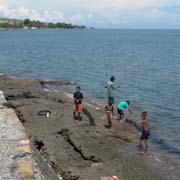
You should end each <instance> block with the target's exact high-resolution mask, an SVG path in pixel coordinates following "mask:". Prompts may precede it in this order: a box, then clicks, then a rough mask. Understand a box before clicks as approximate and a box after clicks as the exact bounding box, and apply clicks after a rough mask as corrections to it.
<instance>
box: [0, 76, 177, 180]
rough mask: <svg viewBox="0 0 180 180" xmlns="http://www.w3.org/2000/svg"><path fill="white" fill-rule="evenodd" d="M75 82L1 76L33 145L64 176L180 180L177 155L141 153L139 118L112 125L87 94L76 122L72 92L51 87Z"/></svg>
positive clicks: (71, 179) (72, 179)
mask: <svg viewBox="0 0 180 180" xmlns="http://www.w3.org/2000/svg"><path fill="white" fill-rule="evenodd" d="M69 84H70V82H68V81H43V80H23V79H11V78H9V77H7V76H4V75H3V76H0V89H1V90H3V92H4V95H5V97H6V100H7V102H6V104H4V105H5V106H7V107H8V108H13V109H14V111H15V112H16V114H17V116H18V117H19V120H20V121H21V122H22V124H23V125H24V127H25V129H26V133H27V136H28V138H29V139H30V142H31V144H32V146H33V148H35V149H36V150H37V151H38V153H39V155H40V156H41V157H43V158H44V159H45V165H47V166H48V167H49V168H51V169H52V170H53V172H54V174H55V175H60V176H61V177H62V178H63V179H64V180H84V179H86V180H104V179H105V177H109V176H112V175H116V176H118V177H119V179H122V180H126V179H128V180H141V179H146V180H155V179H158V180H169V179H171V180H179V173H180V172H179V169H180V168H179V166H178V165H175V162H174V161H173V160H171V158H170V159H169V160H167V161H164V160H163V161H162V160H159V159H157V157H156V156H155V155H151V156H149V157H146V156H140V155H138V153H137V147H136V146H137V144H138V132H139V131H138V128H137V127H136V125H135V124H133V123H132V122H134V121H133V120H130V121H129V123H127V124H126V125H125V126H122V125H121V124H120V122H119V121H118V120H117V119H116V118H114V119H113V129H112V130H111V131H109V130H108V129H107V128H105V125H106V124H107V119H106V115H105V112H104V109H103V108H101V107H98V105H94V104H91V103H90V102H89V101H87V100H84V101H83V113H82V121H79V122H78V123H76V122H75V121H74V120H73V113H72V112H73V111H72V110H73V99H72V97H71V96H69V95H67V94H65V93H62V92H53V91H47V88H48V87H49V86H54V85H57V86H64V85H69ZM45 89H46V91H45ZM97 107H98V108H97ZM47 112H48V114H49V115H48V116H46V113H47ZM134 123H135V122H134ZM41 165H42V164H41ZM170 167H171V168H170ZM103 177H104V179H103ZM57 179H58V178H57ZM55 180H56V179H55Z"/></svg>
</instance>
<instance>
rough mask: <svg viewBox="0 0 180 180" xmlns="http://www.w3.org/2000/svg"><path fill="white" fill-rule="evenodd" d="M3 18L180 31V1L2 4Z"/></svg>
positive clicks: (13, 0) (7, 0) (1, 0)
mask: <svg viewBox="0 0 180 180" xmlns="http://www.w3.org/2000/svg"><path fill="white" fill-rule="evenodd" d="M0 17H8V18H17V19H25V18H30V19H33V20H41V21H45V22H46V21H47V22H62V21H63V22H68V23H69V22H70V23H73V24H84V25H87V26H94V27H101V28H180V0H0Z"/></svg>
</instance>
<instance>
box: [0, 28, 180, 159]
mask: <svg viewBox="0 0 180 180" xmlns="http://www.w3.org/2000/svg"><path fill="white" fill-rule="evenodd" d="M0 72H2V73H5V74H7V75H13V76H20V77H25V78H31V79H62V78H63V79H66V80H71V81H74V83H75V84H74V85H75V86H76V85H80V86H81V87H82V90H83V92H84V95H85V96H86V97H88V98H92V99H94V100H96V101H98V102H105V99H106V89H105V88H104V85H105V83H106V81H107V80H109V77H110V76H111V75H114V76H115V77H116V84H117V85H121V86H122V87H121V88H120V89H118V90H117V91H116V93H115V95H116V100H117V101H118V100H126V99H129V100H131V103H132V106H133V107H134V109H135V108H136V110H137V111H136V112H138V113H139V114H140V112H141V111H143V110H146V111H148V113H149V119H150V123H151V126H152V127H153V129H152V131H151V140H152V142H154V143H156V144H158V146H159V148H162V149H164V150H166V151H167V152H169V153H173V154H176V155H177V156H179V157H180V95H179V94H180V30H35V31H6V32H0Z"/></svg>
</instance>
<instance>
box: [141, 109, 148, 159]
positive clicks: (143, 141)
mask: <svg viewBox="0 0 180 180" xmlns="http://www.w3.org/2000/svg"><path fill="white" fill-rule="evenodd" d="M141 116H142V133H141V136H140V152H139V153H140V154H143V155H144V144H145V147H146V150H145V153H146V155H148V143H147V140H148V138H149V135H150V130H149V123H148V119H147V112H145V111H144V112H142V114H141Z"/></svg>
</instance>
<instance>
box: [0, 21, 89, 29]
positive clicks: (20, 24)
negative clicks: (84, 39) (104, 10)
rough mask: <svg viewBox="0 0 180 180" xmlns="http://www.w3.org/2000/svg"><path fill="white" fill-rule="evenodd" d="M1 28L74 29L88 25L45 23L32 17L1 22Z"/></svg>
mask: <svg viewBox="0 0 180 180" xmlns="http://www.w3.org/2000/svg"><path fill="white" fill-rule="evenodd" d="M0 28H4V29H11V28H15V29H22V28H29V29H31V28H43V29H44V28H61V29H74V28H79V29H84V28H86V26H84V25H81V26H78V25H72V24H70V23H69V24H67V23H61V22H58V23H44V22H41V21H38V20H37V21H34V20H33V21H31V20H30V19H25V20H24V21H15V20H14V22H13V23H9V22H1V23H0Z"/></svg>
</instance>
